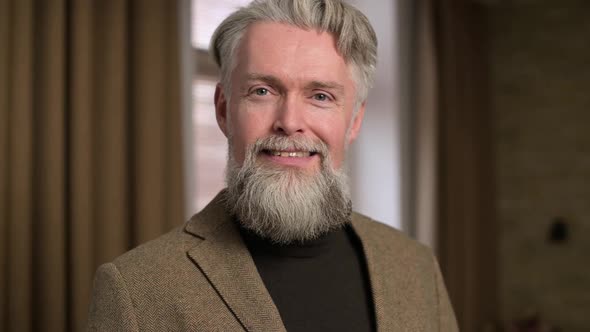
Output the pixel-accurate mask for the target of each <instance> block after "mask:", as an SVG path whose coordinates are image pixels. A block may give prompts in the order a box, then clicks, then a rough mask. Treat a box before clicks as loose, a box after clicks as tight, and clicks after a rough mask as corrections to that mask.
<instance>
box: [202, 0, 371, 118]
mask: <svg viewBox="0 0 590 332" xmlns="http://www.w3.org/2000/svg"><path fill="white" fill-rule="evenodd" d="M260 21H269V22H277V23H285V24H289V25H293V26H297V27H300V28H303V29H315V30H318V31H326V32H329V33H331V34H333V35H334V37H335V38H336V40H337V48H338V52H339V53H340V55H341V56H342V57H343V58H344V60H345V61H346V63H347V64H348V65H349V67H350V70H351V75H352V78H353V80H354V81H355V84H356V90H357V96H356V98H357V102H356V104H357V107H355V109H358V105H360V104H361V103H362V102H363V101H365V100H366V99H367V94H368V93H369V89H370V87H371V85H372V83H373V75H374V73H375V66H376V64H377V36H376V35H375V31H374V30H373V28H372V27H371V24H370V23H369V20H368V19H367V17H366V16H365V15H364V14H363V13H361V12H360V11H359V10H358V9H356V8H354V7H353V6H351V5H349V4H347V3H345V2H343V1H341V0H254V1H253V2H252V3H250V4H249V5H248V6H246V7H243V8H240V9H239V10H237V11H236V12H234V13H233V14H231V15H230V16H229V17H227V18H226V19H225V20H224V21H223V22H222V23H221V24H220V25H219V27H217V29H216V30H215V33H214V34H213V37H212V39H211V49H210V53H211V54H212V56H213V58H214V60H215V62H216V63H217V65H218V66H219V68H220V70H221V83H222V85H223V87H224V89H225V92H226V94H228V93H229V89H230V83H231V82H230V75H231V72H232V71H233V69H234V67H235V61H234V60H235V59H234V55H235V50H236V48H237V46H238V44H239V41H240V39H241V37H242V35H243V33H244V31H245V30H246V28H247V27H248V26H249V25H250V24H252V23H254V22H260ZM228 97H229V96H228Z"/></svg>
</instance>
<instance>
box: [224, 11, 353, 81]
mask: <svg viewBox="0 0 590 332" xmlns="http://www.w3.org/2000/svg"><path fill="white" fill-rule="evenodd" d="M235 71H236V72H237V73H238V75H239V74H244V75H247V74H252V73H256V74H268V75H273V76H277V77H283V78H285V79H292V80H336V81H340V82H342V83H352V81H351V73H350V69H349V66H348V65H347V64H346V61H345V60H344V58H343V57H342V56H341V55H340V54H339V53H338V49H337V46H336V38H335V37H334V36H333V35H332V34H331V33H328V32H320V31H317V30H305V29H301V28H298V27H295V26H291V25H287V24H282V23H274V22H257V23H254V24H251V25H250V26H249V27H248V29H247V30H246V31H245V33H244V36H243V37H242V40H241V42H240V45H239V47H238V49H237V52H236V68H235Z"/></svg>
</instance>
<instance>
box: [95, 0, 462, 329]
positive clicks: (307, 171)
mask: <svg viewBox="0 0 590 332" xmlns="http://www.w3.org/2000/svg"><path fill="white" fill-rule="evenodd" d="M376 49H377V40H376V37H375V33H374V31H373V29H372V27H371V26H370V24H369V23H368V21H367V19H366V17H365V16H364V15H363V14H361V13H360V12H359V11H358V10H356V9H354V8H353V7H351V6H350V5H347V4H345V3H343V2H341V1H339V0H261V1H255V2H254V3H252V4H251V5H250V6H248V7H246V8H243V9H240V10H238V11H237V12H235V13H234V14H232V15H231V16H230V17H228V18H227V19H226V20H225V21H224V22H223V23H222V24H221V25H220V26H219V28H218V29H217V31H216V32H215V34H214V36H213V40H212V53H213V55H214V57H215V60H216V61H217V63H218V65H219V66H220V69H221V82H220V84H219V85H218V86H217V90H216V92H215V106H216V115H217V121H218V123H219V127H220V128H221V130H222V131H223V133H224V134H225V135H226V136H227V138H228V144H229V156H228V165H227V175H226V178H227V189H226V190H224V191H222V192H221V193H220V194H219V195H218V196H217V197H216V198H215V199H214V200H213V201H212V202H211V203H210V204H209V205H208V206H207V207H206V208H205V209H204V210H203V211H201V212H200V213H198V214H197V215H195V216H194V217H193V218H192V219H191V220H189V221H188V222H187V223H186V224H185V225H184V226H182V227H179V228H178V229H175V230H173V231H172V232H170V233H168V234H166V235H164V236H162V237H160V238H158V239H156V240H154V241H151V242H149V243H147V244H144V245H142V246H139V247H138V248H136V249H134V250H132V251H130V252H128V253H126V254H125V255H123V256H121V257H119V258H117V259H116V260H115V261H114V262H112V263H108V264H105V265H103V266H101V267H100V268H99V270H98V272H97V276H96V280H95V291H94V298H93V303H92V306H91V310H90V321H89V330H105V331H107V330H108V331H244V330H245V331H285V330H288V331H374V330H379V331H456V330H457V326H456V322H455V318H454V315H453V312H452V309H451V306H450V303H449V300H448V297H447V294H446V290H445V287H444V284H443V282H442V279H441V276H440V272H439V269H438V267H437V263H436V260H435V259H434V257H433V255H432V254H431V253H430V251H429V250H428V249H426V248H425V247H423V246H421V245H419V244H417V243H415V242H414V241H412V240H410V239H408V238H406V237H405V236H404V235H402V234H401V233H400V232H398V231H395V230H393V229H391V228H389V227H387V226H385V225H383V224H379V223H376V222H374V221H372V220H370V219H369V218H367V217H364V216H361V215H359V214H356V213H352V210H351V200H350V194H349V190H348V186H347V181H346V176H345V174H344V171H343V165H344V161H345V155H346V150H347V147H348V146H349V145H350V143H351V142H352V141H353V140H354V139H355V138H356V136H357V135H358V133H359V130H360V127H361V122H362V119H363V115H364V113H365V100H366V97H367V92H368V88H369V86H370V84H371V80H372V76H373V72H374V69H375V64H376Z"/></svg>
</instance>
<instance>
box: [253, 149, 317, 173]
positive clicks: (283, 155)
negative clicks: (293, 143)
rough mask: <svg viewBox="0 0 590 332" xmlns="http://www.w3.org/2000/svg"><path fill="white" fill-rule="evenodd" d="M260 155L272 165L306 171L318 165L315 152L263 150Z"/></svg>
mask: <svg viewBox="0 0 590 332" xmlns="http://www.w3.org/2000/svg"><path fill="white" fill-rule="evenodd" d="M261 155H262V156H264V157H265V158H264V159H266V160H268V161H269V162H271V163H272V164H275V165H281V166H287V167H296V168H302V169H303V168H305V169H308V168H316V167H317V165H318V164H319V158H318V156H319V153H318V152H317V151H306V150H270V149H265V150H262V151H261ZM316 159H317V160H316Z"/></svg>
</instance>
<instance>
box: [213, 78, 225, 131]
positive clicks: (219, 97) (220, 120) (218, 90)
mask: <svg viewBox="0 0 590 332" xmlns="http://www.w3.org/2000/svg"><path fill="white" fill-rule="evenodd" d="M215 117H216V118H217V125H218V126H219V129H221V131H222V132H223V134H224V135H225V137H227V99H226V98H225V94H224V92H223V87H222V86H221V84H217V86H216V87H215Z"/></svg>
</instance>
